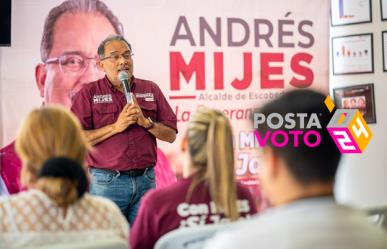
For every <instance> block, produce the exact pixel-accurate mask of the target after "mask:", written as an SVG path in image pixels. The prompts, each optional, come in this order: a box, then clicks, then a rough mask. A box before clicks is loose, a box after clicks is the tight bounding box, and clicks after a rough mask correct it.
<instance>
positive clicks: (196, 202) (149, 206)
mask: <svg viewBox="0 0 387 249" xmlns="http://www.w3.org/2000/svg"><path fill="white" fill-rule="evenodd" d="M182 150H183V151H188V152H189V157H190V164H189V166H188V167H186V168H185V169H184V170H183V171H184V172H183V174H184V176H185V177H186V178H184V179H182V180H180V181H178V182H177V183H174V184H172V185H170V186H168V187H165V188H162V189H158V190H152V191H150V192H149V193H148V194H146V195H145V196H144V198H143V200H142V201H141V206H140V211H139V214H138V217H137V218H136V220H135V222H134V225H133V228H132V229H131V235H130V239H131V241H130V242H131V243H130V244H131V246H132V248H134V249H147V248H153V246H154V244H155V243H156V241H157V240H158V239H159V238H160V237H161V236H162V235H164V234H166V233H167V232H169V231H171V230H174V229H177V228H182V227H193V226H198V225H205V224H211V223H225V222H229V221H235V220H238V219H239V218H240V217H246V216H249V215H251V214H254V213H255V212H256V208H255V202H254V200H253V197H252V196H251V194H250V192H249V191H248V189H247V188H245V187H243V186H242V185H241V184H238V183H236V181H235V176H234V150H233V141H232V131H231V126H230V123H229V121H228V119H227V118H226V117H225V116H224V115H223V114H222V113H221V112H219V111H216V110H212V109H207V108H201V109H199V111H198V112H197V113H196V115H195V116H194V117H193V118H192V120H191V121H190V123H189V124H188V129H187V134H186V137H185V139H184V140H183V144H182Z"/></svg>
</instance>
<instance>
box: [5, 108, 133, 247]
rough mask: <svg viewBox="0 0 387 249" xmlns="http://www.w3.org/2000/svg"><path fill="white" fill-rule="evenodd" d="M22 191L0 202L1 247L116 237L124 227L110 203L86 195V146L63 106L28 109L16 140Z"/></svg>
mask: <svg viewBox="0 0 387 249" xmlns="http://www.w3.org/2000/svg"><path fill="white" fill-rule="evenodd" d="M15 146H16V151H17V153H18V155H19V156H20V158H21V160H22V172H21V182H22V183H23V184H24V186H26V187H27V189H28V190H27V191H25V192H21V193H19V194H15V195H12V196H7V197H1V198H0V217H1V218H0V245H1V246H0V247H1V248H7V249H11V248H24V247H26V246H43V245H53V244H55V243H66V242H76V241H90V240H93V241H94V240H96V241H98V239H102V240H103V239H105V238H106V239H107V238H109V239H111V238H117V239H119V238H121V239H122V240H123V241H126V242H127V239H128V233H129V227H128V224H127V222H126V219H125V218H124V217H123V216H122V215H121V212H120V210H119V209H118V207H116V206H115V205H114V204H113V203H112V202H111V201H109V200H107V199H104V198H101V197H93V196H91V195H89V194H87V193H86V191H87V188H88V179H87V174H86V169H85V167H84V161H85V157H86V154H87V151H88V145H87V143H86V139H85V138H84V135H83V132H82V130H81V127H80V124H79V122H78V120H77V118H76V117H75V116H74V115H73V114H72V113H70V112H69V111H67V110H65V109H64V108H63V107H50V106H47V107H43V108H40V109H35V110H33V111H32V112H31V113H30V114H29V115H28V116H27V118H26V119H25V120H24V122H23V125H22V127H21V129H20V131H19V134H18V136H17V139H16V145H15Z"/></svg>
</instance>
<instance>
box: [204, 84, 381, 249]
mask: <svg viewBox="0 0 387 249" xmlns="http://www.w3.org/2000/svg"><path fill="white" fill-rule="evenodd" d="M324 99H325V96H323V95H322V94H320V93H317V92H314V91H311V90H297V91H292V92H288V93H286V94H284V95H283V96H281V97H280V98H278V99H276V100H274V101H273V102H271V103H268V104H267V105H265V106H264V107H263V108H262V109H260V110H258V112H259V113H263V114H264V115H265V116H266V117H267V116H268V115H269V114H271V113H279V114H280V115H281V116H283V117H284V116H285V115H286V114H287V113H306V114H308V117H307V118H306V119H308V118H309V117H310V115H311V114H313V113H316V114H317V115H318V119H319V123H320V125H321V128H318V127H317V126H318V125H314V126H313V127H311V128H310V129H306V128H305V129H304V128H303V126H304V125H305V126H306V123H304V125H303V124H301V123H302V122H303V121H304V120H301V119H297V118H296V119H294V121H295V125H296V126H295V127H294V128H292V130H301V131H303V132H304V133H305V132H306V131H308V130H309V131H310V130H314V131H316V132H318V133H319V134H320V135H321V141H320V144H319V145H318V146H317V147H307V146H306V145H305V144H304V142H303V139H301V138H300V139H299V140H298V141H299V146H293V142H294V141H292V140H291V138H289V142H288V144H287V145H285V146H284V147H276V146H274V145H273V143H272V142H271V140H270V139H268V143H267V144H266V146H264V148H263V169H262V173H261V183H262V187H263V191H264V192H265V193H266V194H267V196H268V198H269V200H270V202H271V204H272V205H273V206H274V207H273V208H271V209H269V210H268V211H266V213H263V214H261V215H260V216H259V217H257V218H255V219H251V220H248V221H246V222H241V223H239V224H238V225H236V226H235V227H234V229H233V230H228V231H224V232H220V233H219V234H218V235H216V236H215V237H214V238H213V239H212V240H210V241H209V242H208V243H207V245H206V248H211V249H217V248H222V249H227V248H233V249H235V248H238V249H245V248H275V249H281V248H286V249H310V248H319V249H320V248H321V249H322V248H330V249H332V248H351V249H364V248H367V249H376V248H380V249H382V248H387V241H386V240H387V235H386V234H385V233H384V232H382V230H379V229H378V228H377V227H375V226H374V225H373V224H372V223H370V221H369V220H368V219H367V217H365V216H364V215H363V214H362V213H360V212H358V211H355V210H353V209H351V208H349V207H345V206H342V205H339V204H337V203H336V202H335V200H334V198H333V185H334V180H335V173H336V170H337V167H338V165H339V161H340V157H341V154H340V152H339V151H338V149H337V147H336V145H335V143H334V142H333V140H332V138H331V137H330V135H329V133H328V131H327V129H326V127H327V124H328V123H329V121H330V118H331V114H330V113H329V112H328V111H327V110H326V107H324ZM320 114H321V116H320ZM305 122H307V121H305ZM300 124H301V125H300ZM285 125H286V123H284V124H283V126H282V127H280V128H278V129H279V130H283V131H285V132H286V131H288V132H289V131H290V130H289V129H286V127H285ZM267 131H271V132H273V130H271V129H270V128H269V127H268V125H267V124H259V125H258V128H257V132H258V133H259V135H260V136H261V137H263V136H264V134H265V133H266V132H267ZM257 135H258V134H257ZM311 137H313V136H311ZM310 139H311V142H317V140H314V141H312V138H310Z"/></svg>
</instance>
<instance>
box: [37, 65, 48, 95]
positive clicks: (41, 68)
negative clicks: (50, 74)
mask: <svg viewBox="0 0 387 249" xmlns="http://www.w3.org/2000/svg"><path fill="white" fill-rule="evenodd" d="M46 76H47V69H46V66H45V65H44V64H43V63H40V64H38V65H37V66H36V67H35V80H36V85H37V87H38V89H39V92H40V97H42V98H43V97H44V85H45V84H46Z"/></svg>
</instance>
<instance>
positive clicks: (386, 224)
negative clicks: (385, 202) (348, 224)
mask: <svg viewBox="0 0 387 249" xmlns="http://www.w3.org/2000/svg"><path fill="white" fill-rule="evenodd" d="M365 212H366V213H367V215H368V217H369V218H370V219H371V220H372V222H373V223H375V224H376V225H377V226H378V227H381V228H383V229H385V230H387V206H379V207H369V208H366V209H365Z"/></svg>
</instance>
